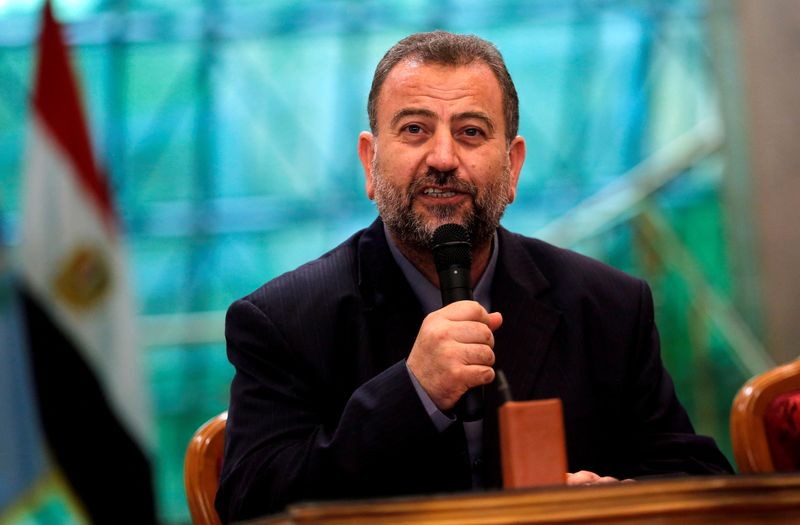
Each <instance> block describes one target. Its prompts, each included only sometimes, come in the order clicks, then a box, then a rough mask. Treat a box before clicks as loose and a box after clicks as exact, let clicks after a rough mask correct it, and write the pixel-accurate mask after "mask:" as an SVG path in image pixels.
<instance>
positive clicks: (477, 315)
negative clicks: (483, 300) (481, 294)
mask: <svg viewBox="0 0 800 525" xmlns="http://www.w3.org/2000/svg"><path fill="white" fill-rule="evenodd" d="M438 311H439V312H441V313H442V314H443V315H444V316H445V317H446V318H447V319H450V320H451V321H478V322H480V323H483V324H487V322H488V319H489V313H488V312H487V311H486V309H485V308H484V307H483V306H481V305H480V303H478V302H476V301H456V302H454V303H450V304H448V305H447V306H445V307H443V308H442V309H441V310H438Z"/></svg>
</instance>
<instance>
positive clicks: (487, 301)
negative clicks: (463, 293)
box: [383, 224, 498, 315]
mask: <svg viewBox="0 0 800 525" xmlns="http://www.w3.org/2000/svg"><path fill="white" fill-rule="evenodd" d="M383 231H384V233H385V235H386V242H387V243H388V244H389V251H390V252H391V253H392V257H394V260H395V262H396V263H397V265H398V266H399V267H400V270H401V271H402V272H403V275H404V276H405V278H406V280H407V281H408V284H409V285H410V286H411V289H412V290H413V291H414V294H415V295H416V296H417V299H419V302H420V304H421V305H422V311H423V313H424V314H425V315H427V314H429V313H431V312H433V311H434V310H438V309H439V308H441V307H442V295H441V293H440V292H439V289H438V288H437V287H436V286H434V285H433V283H432V282H430V281H429V280H428V279H427V278H426V277H425V276H424V275H422V272H420V271H419V270H417V268H416V266H414V265H413V264H411V261H409V260H408V259H406V256H405V255H403V254H402V252H401V251H400V249H399V248H398V247H397V244H395V242H394V239H392V236H391V234H390V233H389V229H388V228H387V227H386V225H385V224H384V225H383ZM497 245H498V240H497V232H495V234H494V235H493V236H492V254H491V255H490V256H489V263H488V264H487V265H486V269H485V270H484V271H483V274H482V275H481V277H480V279H478V284H477V285H476V286H475V290H474V291H473V295H474V296H475V300H476V301H478V303H480V305H481V306H483V307H484V308H485V309H486V311H487V312H491V306H492V304H491V292H492V282H493V281H494V272H495V269H496V268H497V252H498V249H497Z"/></svg>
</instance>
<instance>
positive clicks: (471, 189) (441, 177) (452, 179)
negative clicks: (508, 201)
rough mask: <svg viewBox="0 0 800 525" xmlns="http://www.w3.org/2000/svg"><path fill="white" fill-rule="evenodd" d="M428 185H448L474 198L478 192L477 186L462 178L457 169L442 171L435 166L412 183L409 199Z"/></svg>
mask: <svg viewBox="0 0 800 525" xmlns="http://www.w3.org/2000/svg"><path fill="white" fill-rule="evenodd" d="M426 186H447V187H448V188H450V189H452V190H455V191H458V192H460V193H467V194H469V195H470V196H472V197H473V198H475V196H476V195H477V194H478V188H477V186H475V185H474V184H472V183H469V182H467V181H465V180H463V179H460V178H459V177H458V175H457V174H456V170H454V169H453V170H447V171H440V170H437V169H435V168H428V171H426V172H425V174H424V175H423V176H422V177H419V178H418V179H416V180H415V181H413V182H412V183H411V184H410V186H409V188H408V197H409V199H413V198H414V195H416V194H417V192H418V191H420V190H421V189H422V188H424V187H426Z"/></svg>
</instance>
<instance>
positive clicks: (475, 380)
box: [464, 365, 494, 388]
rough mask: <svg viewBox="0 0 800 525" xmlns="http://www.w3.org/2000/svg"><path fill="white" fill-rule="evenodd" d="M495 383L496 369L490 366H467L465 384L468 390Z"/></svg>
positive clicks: (465, 368)
mask: <svg viewBox="0 0 800 525" xmlns="http://www.w3.org/2000/svg"><path fill="white" fill-rule="evenodd" d="M492 381H494V369H493V368H492V367H490V366H483V365H467V366H465V367H464V384H465V385H466V386H467V388H473V387H476V386H481V385H488V384H489V383H491V382H492Z"/></svg>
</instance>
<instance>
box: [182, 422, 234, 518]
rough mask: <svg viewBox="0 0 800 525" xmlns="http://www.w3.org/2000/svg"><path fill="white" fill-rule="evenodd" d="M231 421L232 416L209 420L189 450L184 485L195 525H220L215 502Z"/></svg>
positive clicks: (185, 460) (193, 440) (197, 434)
mask: <svg viewBox="0 0 800 525" xmlns="http://www.w3.org/2000/svg"><path fill="white" fill-rule="evenodd" d="M227 421H228V412H222V413H221V414H218V415H216V416H214V417H213V418H211V419H209V420H208V421H206V422H205V423H204V424H203V425H202V426H200V428H198V429H197V431H196V432H195V433H194V436H192V439H191V441H190V442H189V446H188V447H187V448H186V456H185V459H184V463H183V483H184V487H185V489H186V501H187V502H188V504H189V512H190V513H191V515H192V522H193V523H194V524H195V525H220V520H219V516H218V515H217V511H216V510H215V509H214V498H215V497H216V495H217V488H218V487H219V475H220V470H221V468H222V452H223V449H224V445H225V425H226V424H227Z"/></svg>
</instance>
